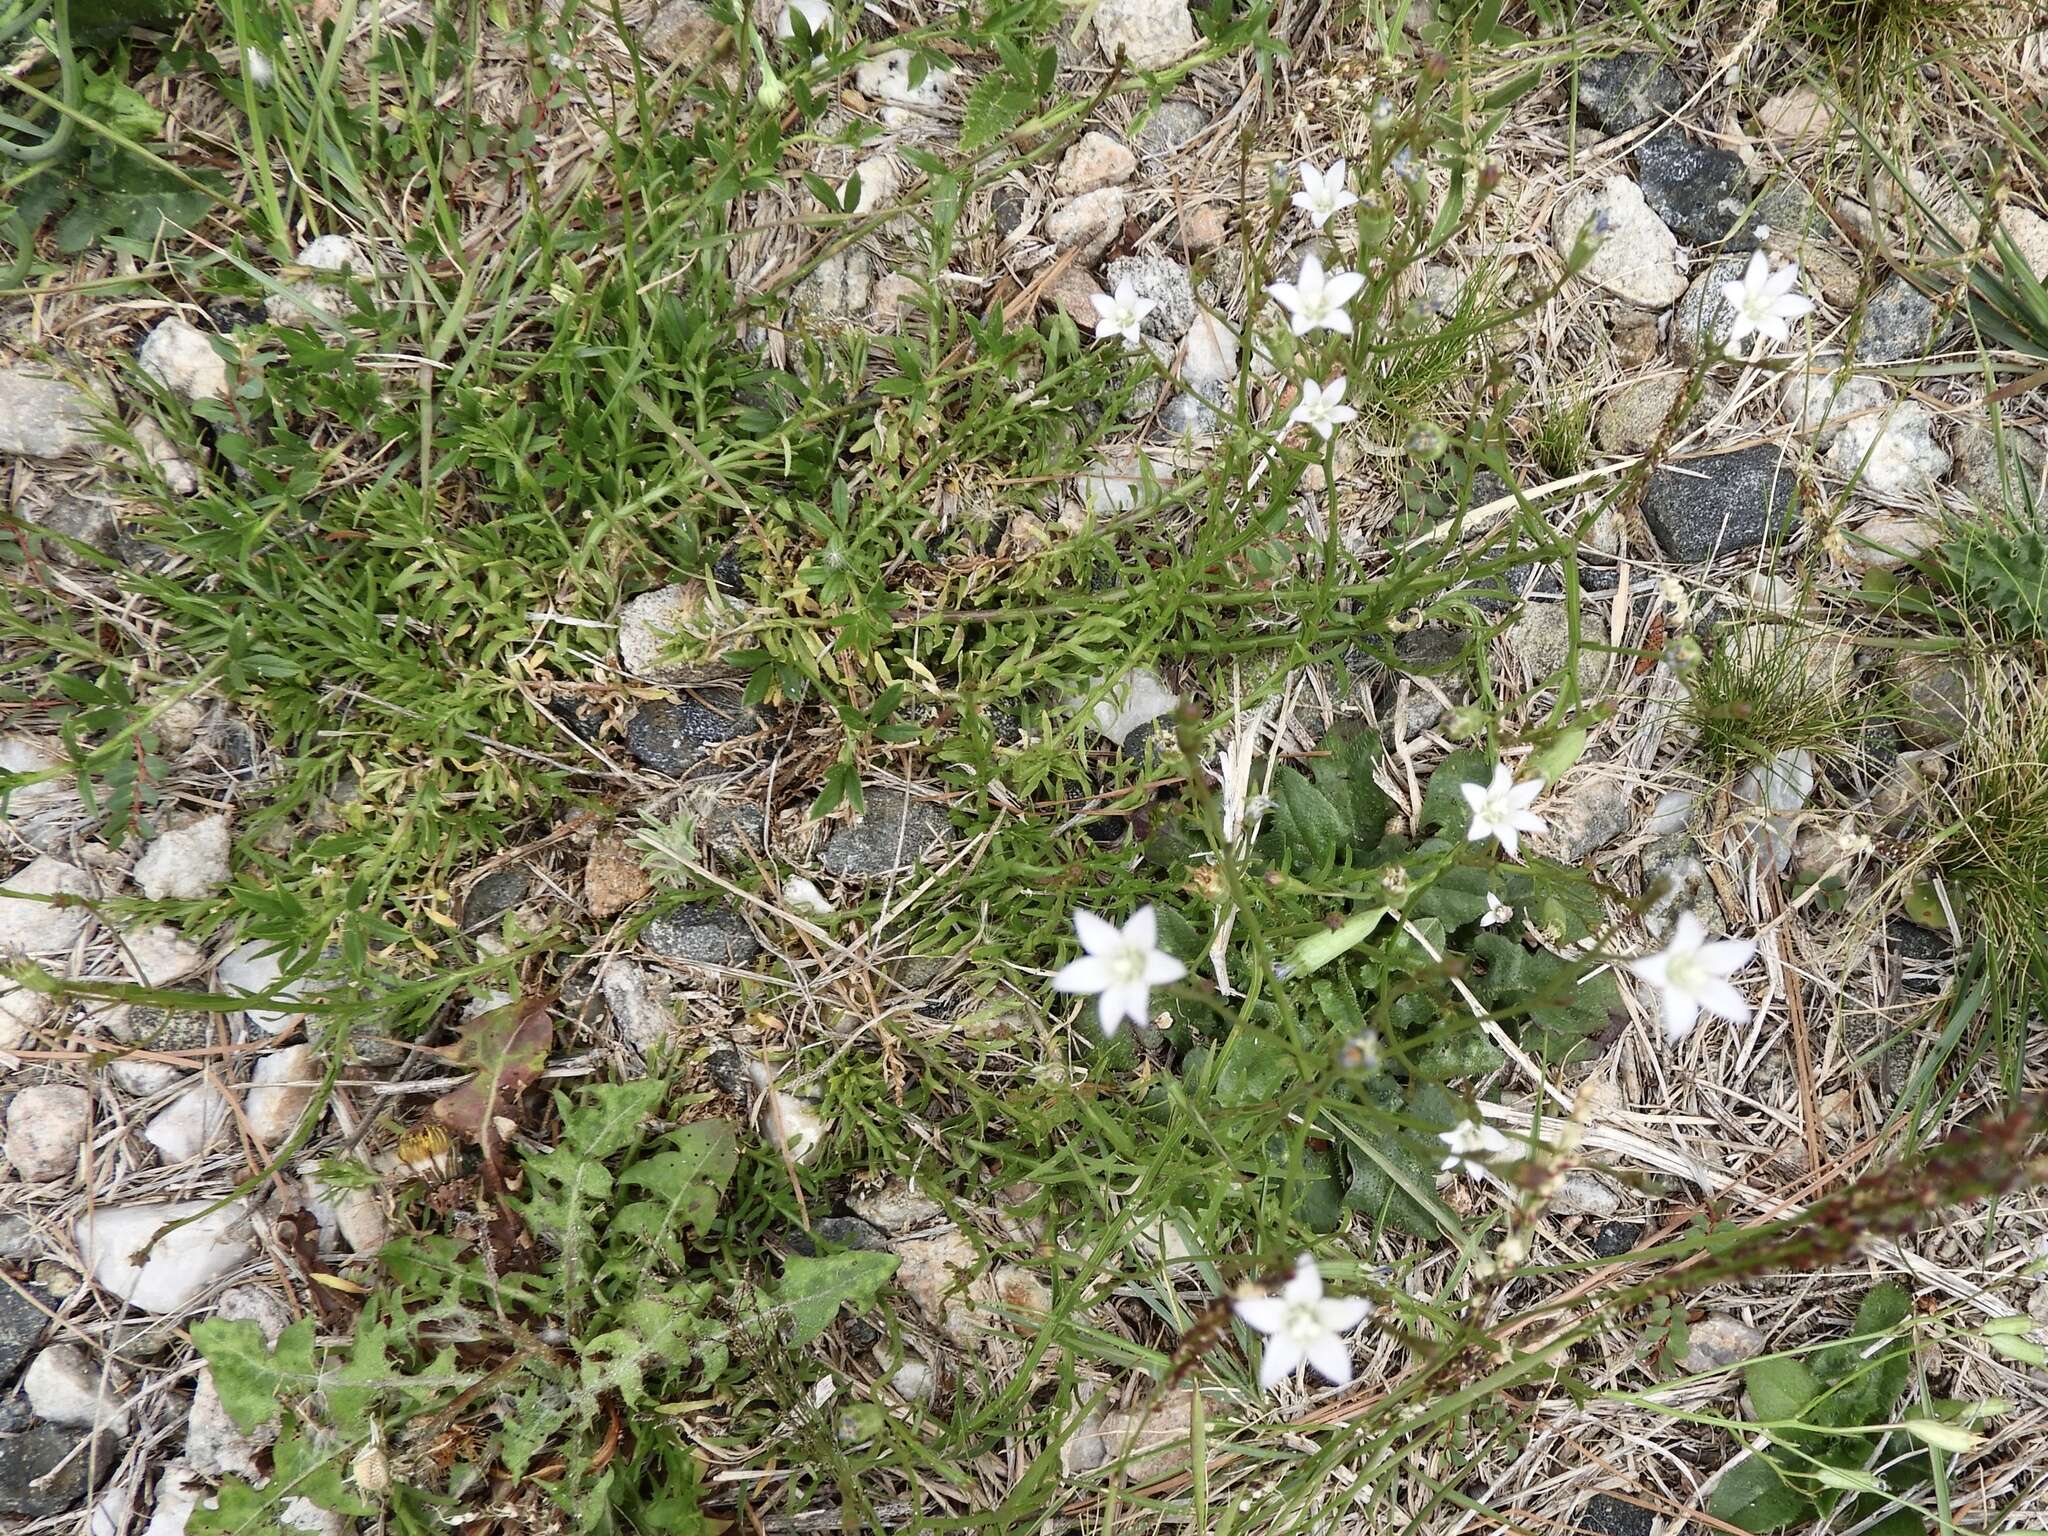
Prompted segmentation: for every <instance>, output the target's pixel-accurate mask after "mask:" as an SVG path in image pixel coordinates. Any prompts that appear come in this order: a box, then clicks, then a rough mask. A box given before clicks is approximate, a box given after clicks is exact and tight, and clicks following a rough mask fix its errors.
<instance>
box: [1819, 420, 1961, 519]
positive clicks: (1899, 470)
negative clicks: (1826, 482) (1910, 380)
mask: <svg viewBox="0 0 2048 1536" xmlns="http://www.w3.org/2000/svg"><path fill="white" fill-rule="evenodd" d="M1827 463H1828V468H1829V469H1830V470H1831V471H1832V472H1833V473H1834V474H1835V475H1836V476H1837V477H1838V478H1839V479H1841V480H1843V481H1845V482H1848V483H1850V484H1852V485H1853V486H1854V488H1855V489H1856V490H1858V491H1861V492H1864V493H1865V494H1867V495H1871V496H1879V497H1894V496H1913V497H1926V496H1931V495H1932V494H1933V492H1934V488H1935V486H1936V485H1937V484H1938V483H1939V482H1940V480H1941V478H1942V477H1943V476H1944V475H1946V474H1947V473H1948V470H1949V457H1948V454H1947V452H1946V451H1945V450H1944V449H1943V448H1942V446H1941V445H1940V444H1939V443H1937V442H1936V441H1935V440H1934V417H1933V416H1932V415H1931V414H1930V413H1929V412H1928V410H1927V408H1926V407H1925V406H1924V405H1921V404H1920V403H1919V402H1918V401H1917V400H1902V401H1900V402H1899V403H1898V404H1896V405H1894V406H1892V407H1891V408H1890V409H1889V410H1886V411H1881V412H1877V413H1875V414H1872V415H1868V416H1860V417H1857V418H1856V419H1854V420H1852V421H1846V422H1844V423H1842V429H1841V431H1839V432H1837V433H1836V434H1835V440H1834V444H1833V445H1832V446H1831V447H1830V448H1829V449H1828V458H1827Z"/></svg>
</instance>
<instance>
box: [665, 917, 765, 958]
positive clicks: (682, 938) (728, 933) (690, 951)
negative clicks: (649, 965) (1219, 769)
mask: <svg viewBox="0 0 2048 1536" xmlns="http://www.w3.org/2000/svg"><path fill="white" fill-rule="evenodd" d="M640 942H641V943H642V944H645V945H646V946H647V947H648V948H649V949H651V950H653V951H654V952H655V953H656V954H657V955H660V956H661V957H662V958H663V959H665V960H680V961H682V962H683V963H684V964H686V965H745V964H746V963H747V962H748V961H749V960H751V959H753V958H754V956H756V955H758V954H759V953H760V952H761V942H760V940H758V939H756V938H755V937H754V931H753V930H752V929H751V928H749V927H748V926H747V920H746V919H745V918H743V917H741V916H740V915H739V913H737V912H735V911H733V910H732V908H730V907H724V906H715V905H712V904H710V903H705V904H702V905H696V906H687V907H677V908H676V909H675V911H673V912H666V913H663V914H662V915H661V916H660V917H657V918H656V919H655V920H654V921H653V922H651V923H649V924H648V925H647V926H646V927H645V928H643V929H641V930H640Z"/></svg>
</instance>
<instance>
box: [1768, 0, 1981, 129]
mask: <svg viewBox="0 0 2048 1536" xmlns="http://www.w3.org/2000/svg"><path fill="white" fill-rule="evenodd" d="M2017 26H2018V12H2017V11H2015V10H2014V9H2012V8H2010V7H2008V6H2005V5H2003V4H1999V3H1997V0H1787V3H1786V4H1784V5H1783V6H1781V7H1780V8H1779V9H1778V13H1777V18H1776V21H1775V23H1774V27H1775V29H1776V30H1777V31H1778V33H1779V35H1781V36H1782V37H1784V38H1786V39H1787V40H1789V41H1791V42H1794V43H1797V44H1803V45H1804V46H1806V47H1809V48H1812V49H1814V50H1815V51H1817V52H1819V53H1820V54H1821V55H1823V56H1824V57H1825V58H1826V59H1827V60H1828V61H1829V63H1830V64H1831V65H1832V66H1833V75H1834V77H1835V79H1836V80H1838V81H1839V82H1840V83H1841V85H1842V86H1843V87H1844V88H1845V89H1846V90H1847V91H1848V92H1849V94H1851V95H1852V96H1854V97H1855V98H1856V99H1857V100H1858V101H1859V102H1860V103H1861V104H1863V105H1864V106H1865V107H1866V108H1869V107H1872V106H1875V105H1876V104H1877V103H1879V102H1881V101H1883V100H1884V98H1885V97H1886V96H1887V94H1890V95H1892V96H1893V97H1894V98H1896V96H1897V94H1898V92H1899V90H1900V82H1901V81H1902V80H1907V79H1911V78H1913V77H1915V76H1916V75H1917V74H1918V72H1919V70H1920V68H1921V66H1922V65H1924V64H1925V63H1927V62H1928V61H1929V60H1931V59H1936V58H1941V57H1945V56H1948V55H1951V54H1954V53H1956V52H1957V51H1958V50H1960V49H1963V48H1966V47H1969V46H1971V45H1979V44H1982V43H1984V42H1986V41H1988V40H1989V39H1991V38H1994V37H1998V36H2001V35H2006V36H2010V35H2013V33H2014V32H2015V30H2016V28H2017Z"/></svg>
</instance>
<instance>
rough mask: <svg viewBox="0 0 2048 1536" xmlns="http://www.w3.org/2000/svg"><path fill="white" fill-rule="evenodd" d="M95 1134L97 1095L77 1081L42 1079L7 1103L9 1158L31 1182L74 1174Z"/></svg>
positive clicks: (17, 1171) (20, 1175)
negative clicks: (47, 1081)
mask: <svg viewBox="0 0 2048 1536" xmlns="http://www.w3.org/2000/svg"><path fill="white" fill-rule="evenodd" d="M91 1140H92V1095H91V1094H90V1093H88V1092H87V1091H86V1090H85V1089H83V1088H80V1087H78V1086H76V1085H75V1084H71V1083H36V1084H33V1085H31V1086H29V1087H27V1088H24V1089H22V1090H21V1092H19V1093H17V1094H16V1095H15V1096H14V1101H13V1102H12V1103H10V1104H9V1105H8V1106H7V1161H8V1163H9V1165H10V1166H12V1168H13V1169H14V1173H15V1177H17V1178H19V1179H20V1180H21V1181H22V1182H23V1183H25V1184H49V1183H53V1182H55V1181H56V1180H58V1179H67V1178H70V1177H71V1176H72V1175H73V1174H74V1173H76V1172H77V1171H78V1159H79V1155H80V1153H82V1152H83V1151H84V1149H85V1147H86V1144H87V1143H88V1142H90V1141H91Z"/></svg>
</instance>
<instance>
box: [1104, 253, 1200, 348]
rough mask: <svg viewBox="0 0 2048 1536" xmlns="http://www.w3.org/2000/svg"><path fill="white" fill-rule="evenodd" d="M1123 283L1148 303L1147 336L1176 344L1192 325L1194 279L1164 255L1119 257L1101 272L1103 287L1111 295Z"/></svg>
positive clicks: (1145, 325)
mask: <svg viewBox="0 0 2048 1536" xmlns="http://www.w3.org/2000/svg"><path fill="white" fill-rule="evenodd" d="M1125 283H1129V284H1130V285H1131V287H1132V289H1133V290H1135V291H1136V293H1137V295H1138V297H1139V298H1141V299H1150V300H1151V301H1152V304H1153V309H1152V312H1151V313H1150V314H1149V315H1147V316H1146V317H1145V320H1144V326H1143V329H1144V332H1145V334H1146V335H1147V336H1157V337H1158V338H1159V339H1160V340H1161V341H1169V342H1170V341H1178V340H1180V338H1181V337H1183V336H1185V335H1186V334H1187V329H1188V327H1189V326H1191V325H1193V324H1194V323H1195V283H1194V279H1193V278H1192V277H1190V276H1189V275H1188V269H1187V268H1186V267H1184V266H1182V265H1181V264H1180V263H1179V262H1177V261H1174V260H1171V259H1170V258H1168V257H1165V256H1150V255H1143V256H1119V257H1118V258H1117V259H1116V260H1115V261H1112V262H1111V263H1110V264H1109V266H1108V268H1107V269H1106V271H1105V272H1104V274H1103V286H1104V287H1106V288H1107V289H1108V290H1109V291H1110V292H1111V293H1115V292H1116V291H1117V289H1118V288H1119V287H1121V286H1122V285H1123V284H1125Z"/></svg>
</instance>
